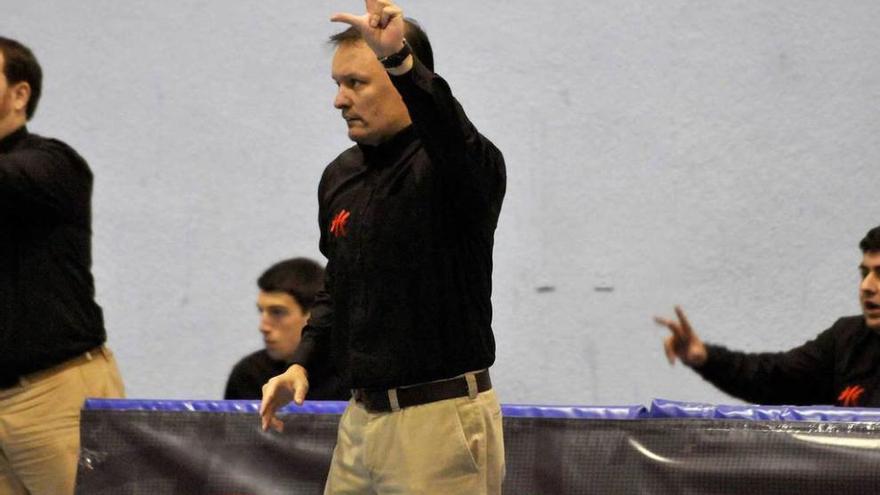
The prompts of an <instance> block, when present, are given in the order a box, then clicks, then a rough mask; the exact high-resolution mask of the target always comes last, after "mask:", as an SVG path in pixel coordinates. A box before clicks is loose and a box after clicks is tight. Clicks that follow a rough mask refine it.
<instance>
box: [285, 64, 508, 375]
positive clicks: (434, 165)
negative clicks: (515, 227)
mask: <svg viewBox="0 0 880 495" xmlns="http://www.w3.org/2000/svg"><path fill="white" fill-rule="evenodd" d="M391 80H392V82H393V83H394V86H395V87H396V88H397V91H398V92H399V93H400V95H401V96H402V97H403V101H404V103H405V104H406V106H407V108H408V110H409V114H410V117H411V118H412V121H413V125H412V126H410V127H409V128H407V129H405V130H404V131H402V132H400V133H399V134H398V135H396V136H395V137H393V138H392V139H391V140H389V141H387V142H385V143H382V144H381V145H379V146H365V145H357V146H354V147H352V148H350V149H348V150H347V151H345V152H343V153H342V154H341V155H339V157H337V158H336V159H335V160H334V161H333V162H332V163H330V165H329V166H328V167H327V169H326V170H325V172H324V175H323V177H322V179H321V184H320V186H319V190H318V200H319V224H320V228H321V245H320V248H321V252H322V253H324V255H325V256H326V257H327V259H328V264H327V273H326V280H325V291H324V292H323V293H321V294H319V296H318V298H317V303H316V304H315V306H313V308H312V310H311V314H312V317H311V319H310V321H309V324H308V326H307V327H306V328H305V330H304V332H303V338H302V341H301V343H300V345H299V347H298V348H297V352H296V354H295V356H294V362H297V363H299V364H302V365H303V366H304V367H305V368H306V369H309V367H310V366H311V364H312V363H314V362H315V360H316V359H323V358H325V357H326V356H328V355H330V356H332V357H333V359H334V362H335V363H336V367H337V369H338V370H340V371H341V372H343V373H344V375H345V377H346V378H347V381H348V383H349V384H350V386H352V387H355V388H362V387H363V388H390V387H396V386H401V385H407V384H413V383H420V382H425V381H430V380H436V379H441V378H447V377H451V376H455V375H458V374H461V373H464V372H466V371H471V370H477V369H482V368H487V367H489V366H490V365H491V364H492V363H493V362H494V360H495V339H494V336H493V334H492V326H491V323H492V304H491V301H490V299H491V293H492V248H493V244H494V232H495V227H496V225H497V222H498V215H499V213H500V211H501V203H502V200H503V198H504V192H505V187H506V170H505V165H504V159H503V157H502V155H501V152H500V151H498V149H497V148H496V147H495V146H494V145H493V144H492V143H491V142H490V141H489V140H488V139H486V138H485V137H483V136H482V135H481V134H479V133H478V132H477V130H476V129H475V128H474V126H473V125H472V124H471V122H470V121H469V120H468V119H467V117H466V116H465V114H464V111H463V110H462V108H461V106H460V105H459V103H458V102H457V101H456V100H455V98H454V97H453V96H452V93H451V91H450V89H449V86H448V85H447V84H446V82H445V81H444V80H443V79H441V78H440V77H439V76H437V75H436V74H434V73H433V72H431V71H430V70H429V69H427V68H426V67H425V66H424V65H422V64H421V63H420V62H419V61H417V60H416V62H415V66H414V67H413V69H412V70H411V71H409V72H407V73H406V74H403V75H401V76H392V77H391Z"/></svg>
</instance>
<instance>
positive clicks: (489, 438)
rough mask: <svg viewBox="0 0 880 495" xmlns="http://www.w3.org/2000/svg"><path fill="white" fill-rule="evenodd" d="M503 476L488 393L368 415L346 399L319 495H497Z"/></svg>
mask: <svg viewBox="0 0 880 495" xmlns="http://www.w3.org/2000/svg"><path fill="white" fill-rule="evenodd" d="M503 479H504V438H503V437H502V433H501V406H500V404H499V403H498V399H497V397H496V395H495V391H494V390H487V391H485V392H482V393H480V394H477V396H476V397H475V398H473V399H471V398H469V397H460V398H456V399H448V400H443V401H439V402H433V403H430V404H423V405H420V406H412V407H408V408H405V409H401V410H399V411H396V412H388V413H371V412H368V411H367V410H366V409H364V407H363V406H362V405H361V404H359V403H357V402H355V401H354V399H352V400H351V401H349V403H348V407H347V408H346V409H345V412H344V413H343V415H342V419H341V420H340V422H339V434H338V437H337V443H336V449H335V450H334V451H333V461H332V463H331V465H330V473H329V474H328V478H327V485H326V486H325V488H324V494H325V495H342V494H359V495H360V494H382V495H386V494H389V495H390V494H408V495H417V494H429V493H430V494H443V495H455V494H462V495H464V494H467V495H475V494H500V493H501V482H502V480H503Z"/></svg>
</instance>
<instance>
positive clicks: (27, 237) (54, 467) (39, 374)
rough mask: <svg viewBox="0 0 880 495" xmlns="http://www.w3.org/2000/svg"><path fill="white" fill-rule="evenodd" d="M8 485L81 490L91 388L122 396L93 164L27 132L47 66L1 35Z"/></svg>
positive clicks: (3, 469) (1, 486)
mask: <svg viewBox="0 0 880 495" xmlns="http://www.w3.org/2000/svg"><path fill="white" fill-rule="evenodd" d="M0 67H2V69H3V70H2V75H0V350H2V351H0V352H2V358H0V493H3V494H24V493H30V494H46V495H49V494H51V495H58V494H72V493H73V491H74V483H75V480H76V467H77V460H78V456H79V411H80V408H81V407H82V404H83V400H84V399H85V398H86V397H121V396H122V395H123V386H122V380H121V378H120V376H119V371H118V369H117V367H116V362H115V360H114V358H113V355H112V354H111V353H110V351H109V349H107V348H106V347H105V346H104V341H105V340H106V332H105V330H104V321H103V316H102V312H101V308H100V307H99V306H98V305H97V304H96V303H95V300H94V295H95V288H94V281H93V279H92V274H91V263H92V259H91V234H92V230H91V195H92V173H91V171H90V170H89V167H88V165H87V164H86V162H85V160H83V159H82V157H80V156H79V155H78V154H77V153H76V151H74V150H73V149H72V148H71V147H69V146H67V145H66V144H64V143H62V142H61V141H58V140H56V139H47V138H43V137H40V136H37V135H35V134H31V133H29V132H28V129H27V127H26V125H25V124H26V123H27V121H28V120H29V119H30V118H31V117H32V116H33V114H34V111H35V110H36V108H37V103H38V101H39V98H40V89H41V85H42V71H41V69H40V65H39V64H38V63H37V60H36V58H35V57H34V55H33V53H31V51H30V50H29V49H28V48H27V47H25V46H23V45H21V44H20V43H18V42H17V41H14V40H11V39H8V38H0Z"/></svg>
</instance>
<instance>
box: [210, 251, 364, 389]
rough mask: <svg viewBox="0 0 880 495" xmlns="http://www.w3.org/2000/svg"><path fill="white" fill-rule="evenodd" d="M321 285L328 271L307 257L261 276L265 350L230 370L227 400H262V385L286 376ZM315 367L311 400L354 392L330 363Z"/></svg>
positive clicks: (259, 302) (259, 297)
mask: <svg viewBox="0 0 880 495" xmlns="http://www.w3.org/2000/svg"><path fill="white" fill-rule="evenodd" d="M323 284H324V269H323V268H322V267H321V265H319V264H318V263H317V262H315V261H312V260H310V259H307V258H293V259H288V260H284V261H280V262H278V263H275V264H274V265H272V266H271V267H269V268H268V269H267V270H266V271H265V272H263V274H262V275H260V278H259V279H257V286H258V287H259V289H260V292H259V294H257V310H258V311H259V312H260V333H261V334H263V343H264V345H265V347H264V348H263V349H261V350H259V351H256V352H254V353H252V354H250V355H248V356H245V357H244V358H242V360H241V361H239V362H238V364H236V365H235V367H234V368H232V373H231V374H230V375H229V380H228V382H227V383H226V392H225V393H224V395H223V398H224V399H226V400H233V399H236V400H259V399H260V398H262V387H263V384H265V383H266V382H267V381H269V379H270V378H272V377H273V376H276V375H280V374H281V373H284V371H285V370H286V369H287V368H288V367H289V366H290V362H291V359H293V353H294V352H295V351H296V348H297V346H298V345H299V341H300V338H301V337H302V330H303V328H304V327H305V326H306V322H307V321H308V319H309V309H310V308H311V307H312V303H313V302H314V300H315V295H316V294H317V292H318V290H320V289H321V287H322V286H323ZM316 364H317V366H316V367H315V369H314V370H313V372H312V374H311V380H310V385H311V387H310V388H309V395H308V398H309V399H312V400H348V399H349V397H351V391H350V390H348V389H347V388H344V387H343V386H342V384H341V381H340V379H339V377H338V376H337V374H336V373H335V371H334V370H333V365H332V363H330V361H329V360H324V361H323V362H321V363H316Z"/></svg>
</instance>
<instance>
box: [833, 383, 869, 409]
mask: <svg viewBox="0 0 880 495" xmlns="http://www.w3.org/2000/svg"><path fill="white" fill-rule="evenodd" d="M863 393H865V387H862V386H861V385H850V386H848V387H846V388H845V389H843V392H841V393H840V395H838V396H837V403H838V404H840V405H841V406H843V407H856V406H858V405H859V399H860V398H861V397H862V394H863Z"/></svg>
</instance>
